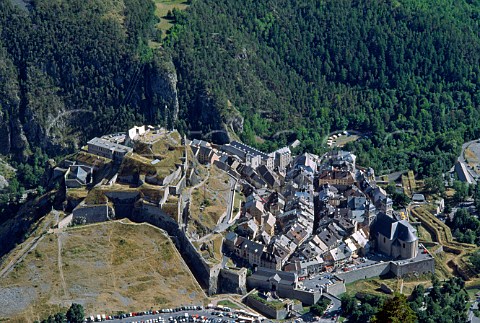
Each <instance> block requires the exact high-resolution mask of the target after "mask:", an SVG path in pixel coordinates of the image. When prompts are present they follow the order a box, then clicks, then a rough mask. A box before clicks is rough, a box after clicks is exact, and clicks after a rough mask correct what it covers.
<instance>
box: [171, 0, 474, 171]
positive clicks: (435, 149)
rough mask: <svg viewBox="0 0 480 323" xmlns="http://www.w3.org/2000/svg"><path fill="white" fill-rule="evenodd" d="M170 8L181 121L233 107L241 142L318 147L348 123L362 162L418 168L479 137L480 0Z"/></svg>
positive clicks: (205, 124)
mask: <svg viewBox="0 0 480 323" xmlns="http://www.w3.org/2000/svg"><path fill="white" fill-rule="evenodd" d="M173 14H174V16H175V20H176V22H177V24H176V26H175V27H174V28H173V29H172V30H171V33H170V35H169V37H168V46H169V48H170V49H171V52H172V55H173V57H174V64H175V66H176V68H177V72H178V74H179V94H180V96H179V98H180V105H181V107H186V109H185V110H183V118H182V120H183V122H185V124H184V127H185V128H196V129H202V130H204V131H210V130H213V129H218V119H213V118H211V114H212V111H214V112H215V113H217V114H218V115H220V116H221V117H222V120H223V122H224V123H227V124H228V123H229V122H230V121H229V118H230V117H231V116H232V115H234V116H235V115H237V110H238V111H240V113H241V114H242V115H243V116H244V117H245V121H244V123H243V132H241V133H240V131H239V129H235V126H237V128H239V127H240V126H242V125H241V123H238V122H236V123H230V124H231V125H232V126H233V127H232V129H233V130H236V131H237V133H240V135H241V138H242V139H243V140H245V141H247V142H249V143H251V144H256V145H257V146H259V147H261V148H265V149H270V148H274V147H277V146H279V145H282V144H285V143H286V142H287V141H288V140H289V139H291V138H292V137H297V138H298V139H300V140H301V141H302V142H303V148H306V149H308V150H311V151H316V152H321V151H322V147H324V145H325V139H326V135H327V134H328V133H330V132H331V131H333V130H343V129H355V130H360V131H362V132H364V133H367V134H368V135H369V136H368V138H367V139H364V140H360V141H358V142H356V143H354V144H350V145H349V146H348V147H347V148H348V149H353V150H354V151H355V152H356V153H357V155H358V156H359V159H360V163H361V164H364V165H371V166H373V167H375V168H376V169H378V170H389V169H390V170H394V169H413V170H415V171H416V172H419V173H422V174H426V175H429V174H436V173H438V172H440V171H441V170H446V169H448V168H449V167H451V165H452V164H453V162H454V159H455V155H456V153H458V151H459V147H460V145H461V143H462V142H463V141H464V140H466V139H472V138H477V137H480V105H479V104H480V93H479V92H478V91H477V87H478V84H479V80H480V71H479V67H480V64H479V63H480V50H479V49H480V39H479V37H480V35H479V32H480V28H479V23H480V20H479V18H480V4H479V2H478V1H464V0H459V1H453V0H442V1H428V0H398V1H379V0H369V1H353V0H340V1H339V0H324V1H310V0H275V1H273V0H272V1H267V0H262V1H258V0H244V1H237V0H197V1H193V3H192V5H191V6H190V8H189V10H187V12H179V11H176V12H174V13H173ZM207 98H208V100H207ZM212 107H213V109H212ZM211 120H214V121H215V122H212V121H211ZM240 130H241V129H240ZM285 130H287V131H285ZM292 130H293V133H292ZM263 139H266V140H265V141H263ZM269 139H273V140H269Z"/></svg>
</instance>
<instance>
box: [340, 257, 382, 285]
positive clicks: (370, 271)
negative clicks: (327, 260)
mask: <svg viewBox="0 0 480 323" xmlns="http://www.w3.org/2000/svg"><path fill="white" fill-rule="evenodd" d="M389 272H390V262H381V263H378V264H375V265H371V266H368V267H364V268H360V269H356V270H351V271H347V272H340V273H337V274H336V276H337V277H338V278H339V279H342V280H344V282H345V284H348V283H352V282H354V281H357V280H360V279H367V278H372V277H377V276H381V275H385V274H388V273H389Z"/></svg>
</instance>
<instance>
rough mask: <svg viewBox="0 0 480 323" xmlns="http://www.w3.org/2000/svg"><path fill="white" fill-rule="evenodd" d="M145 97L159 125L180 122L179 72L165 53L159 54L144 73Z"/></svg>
mask: <svg viewBox="0 0 480 323" xmlns="http://www.w3.org/2000/svg"><path fill="white" fill-rule="evenodd" d="M144 78H145V84H146V87H145V95H146V98H147V103H148V105H147V106H146V107H145V109H146V110H147V111H148V114H149V115H150V117H151V119H160V120H157V123H162V122H161V121H163V122H166V123H167V124H169V125H173V124H175V122H176V121H177V120H178V112H179V103H178V91H177V83H178V78H177V72H176V70H175V66H174V65H173V63H172V60H171V58H170V57H169V56H168V55H165V54H163V53H161V52H160V53H158V55H157V56H156V57H155V59H154V60H153V62H152V63H150V64H148V66H147V67H146V68H145V72H144Z"/></svg>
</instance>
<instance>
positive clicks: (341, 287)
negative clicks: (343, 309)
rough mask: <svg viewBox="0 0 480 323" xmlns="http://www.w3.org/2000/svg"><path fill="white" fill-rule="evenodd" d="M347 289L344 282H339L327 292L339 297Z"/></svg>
mask: <svg viewBox="0 0 480 323" xmlns="http://www.w3.org/2000/svg"><path fill="white" fill-rule="evenodd" d="M346 291H347V289H346V288H345V283H344V282H343V281H338V282H336V283H334V284H333V285H328V286H327V290H326V292H327V293H329V294H331V295H333V296H338V295H341V294H343V293H345V292H346Z"/></svg>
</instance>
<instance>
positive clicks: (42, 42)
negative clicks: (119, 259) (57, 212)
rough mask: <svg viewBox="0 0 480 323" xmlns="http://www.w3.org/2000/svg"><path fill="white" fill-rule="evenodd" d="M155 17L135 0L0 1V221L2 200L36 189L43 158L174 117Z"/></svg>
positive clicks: (147, 3)
mask: <svg viewBox="0 0 480 323" xmlns="http://www.w3.org/2000/svg"><path fill="white" fill-rule="evenodd" d="M157 20H158V18H157V17H155V15H154V4H153V2H150V1H143V0H121V1H116V0H115V1H114V0H92V1H84V0H68V1H53V0H31V1H30V0H25V1H23V0H15V1H13V0H5V1H0V157H2V156H3V161H6V162H8V163H9V164H11V165H12V166H13V167H14V168H15V169H16V173H13V172H12V171H7V170H8V167H5V166H3V162H2V161H1V160H0V175H2V176H3V177H6V178H7V180H9V182H10V185H9V186H8V187H7V189H5V190H4V191H2V192H0V193H1V194H0V223H1V222H2V213H3V214H6V217H9V216H11V213H13V211H12V210H11V209H8V208H5V206H6V205H5V202H7V201H8V200H17V199H18V198H19V197H20V196H21V195H22V193H23V192H24V190H26V189H32V188H38V192H40V193H42V191H43V190H44V188H43V187H42V185H45V183H46V181H45V180H43V181H42V175H43V174H44V171H45V169H46V165H47V164H46V161H47V160H48V158H51V157H55V156H62V155H65V154H68V153H71V152H73V151H74V150H75V149H78V148H79V147H80V146H82V145H84V144H85V142H86V141H87V140H88V139H90V138H92V137H93V136H98V135H103V134H105V133H109V132H114V131H125V130H126V129H127V127H128V126H132V125H133V124H135V123H137V124H139V123H140V124H141V123H145V122H149V123H157V124H158V123H163V122H165V121H167V122H168V123H170V124H173V121H174V116H173V114H175V113H176V112H175V111H174V109H170V108H169V109H168V110H167V109H165V105H168V106H169V107H174V106H175V100H176V90H175V85H174V84H170V83H169V82H170V81H169V77H168V73H170V72H172V71H173V73H174V67H173V65H172V64H171V60H170V58H169V57H166V56H165V54H162V53H160V52H158V53H157V52H155V51H154V50H153V49H152V48H151V46H149V44H150V43H149V42H150V41H151V40H152V39H154V40H155V39H156V37H157V31H156V29H155V27H154V25H155V23H156V22H157ZM169 64H170V66H169ZM170 87H173V89H172V88H170ZM177 105H178V103H177ZM177 108H178V107H177ZM3 218H5V216H3Z"/></svg>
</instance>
